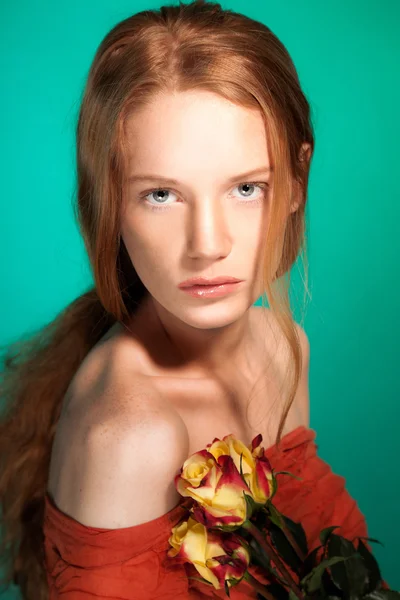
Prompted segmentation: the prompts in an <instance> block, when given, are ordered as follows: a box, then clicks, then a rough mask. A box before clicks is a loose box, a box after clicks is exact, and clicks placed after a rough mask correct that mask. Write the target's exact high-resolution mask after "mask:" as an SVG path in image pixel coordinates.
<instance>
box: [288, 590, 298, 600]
mask: <svg viewBox="0 0 400 600" xmlns="http://www.w3.org/2000/svg"><path fill="white" fill-rule="evenodd" d="M289 600H299V597H298V596H296V594H295V593H294V591H293V590H289Z"/></svg>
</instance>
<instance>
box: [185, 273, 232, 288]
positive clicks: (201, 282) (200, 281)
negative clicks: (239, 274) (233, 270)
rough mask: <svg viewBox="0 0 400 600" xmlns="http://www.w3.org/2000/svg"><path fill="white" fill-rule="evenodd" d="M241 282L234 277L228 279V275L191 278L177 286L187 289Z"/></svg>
mask: <svg viewBox="0 0 400 600" xmlns="http://www.w3.org/2000/svg"><path fill="white" fill-rule="evenodd" d="M238 281H241V279H237V278H236V277H230V276H229V275H226V276H225V275H223V276H221V277H214V278H208V277H193V278H192V279H187V280H186V281H183V282H182V283H180V284H179V286H178V287H180V288H187V287H193V286H215V285H222V284H223V283H237V282H238Z"/></svg>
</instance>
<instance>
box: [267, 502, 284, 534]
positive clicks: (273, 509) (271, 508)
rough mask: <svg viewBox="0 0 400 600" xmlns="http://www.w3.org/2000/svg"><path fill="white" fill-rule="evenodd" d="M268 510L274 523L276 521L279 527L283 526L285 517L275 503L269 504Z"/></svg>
mask: <svg viewBox="0 0 400 600" xmlns="http://www.w3.org/2000/svg"><path fill="white" fill-rule="evenodd" d="M268 510H269V518H270V519H271V521H272V523H274V524H275V525H276V526H277V527H279V528H282V523H283V519H282V515H281V513H280V512H279V510H278V509H277V508H276V507H275V506H274V505H273V504H270V505H269V506H268Z"/></svg>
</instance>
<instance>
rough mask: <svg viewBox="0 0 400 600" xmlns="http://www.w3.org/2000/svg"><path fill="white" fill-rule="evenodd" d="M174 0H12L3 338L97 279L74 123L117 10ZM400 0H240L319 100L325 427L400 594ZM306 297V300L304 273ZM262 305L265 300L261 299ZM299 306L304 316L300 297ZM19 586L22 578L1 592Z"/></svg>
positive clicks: (319, 325)
mask: <svg viewBox="0 0 400 600" xmlns="http://www.w3.org/2000/svg"><path fill="white" fill-rule="evenodd" d="M154 6H157V7H158V6H160V4H155V5H152V4H151V3H150V4H149V3H148V2H144V1H143V2H126V1H124V0H113V1H112V2H111V1H109V2H104V1H101V0H86V2H81V1H78V0H72V1H69V2H66V1H65V0H64V1H63V0H58V2H57V3H54V2H50V1H49V0H36V1H35V2H32V1H30V2H28V1H27V0H23V1H22V2H21V1H20V2H18V3H15V4H11V3H7V4H6V3H3V4H2V6H1V8H0V57H1V58H0V60H1V63H2V64H1V75H2V79H1V86H2V90H1V92H2V93H1V95H0V102H1V106H0V108H1V110H0V119H1V132H2V135H1V148H0V151H1V160H0V165H1V166H0V168H1V173H2V177H1V182H2V190H3V192H2V196H1V219H0V240H1V256H2V260H1V273H0V276H1V277H0V281H1V283H2V285H1V288H2V293H1V296H0V303H1V313H2V314H3V319H2V327H1V339H0V343H1V344H7V343H9V342H11V341H13V340H14V339H16V338H18V337H20V336H23V335H26V334H28V333H29V332H30V331H33V330H34V329H36V328H38V327H41V326H42V325H44V324H45V323H47V322H48V321H49V320H51V319H52V318H54V317H55V316H56V315H57V313H58V312H59V311H60V310H61V309H62V308H63V307H64V306H65V305H66V304H68V303H69V302H71V301H72V300H73V299H74V298H75V297H76V296H77V295H79V294H80V293H81V292H82V291H83V290H84V289H85V288H86V286H87V285H88V283H89V282H90V278H91V276H90V271H89V269H88V265H87V259H86V256H85V254H84V250H83V244H82V241H81V239H80V236H79V234H78V231H77V228H76V226H75V223H74V219H73V213H72V201H73V195H74V190H75V175H74V172H75V171H74V169H75V162H74V160H75V155H74V151H75V150H74V128H75V124H76V118H77V112H78V108H79V101H80V96H81V93H82V90H83V86H84V82H85V78H86V75H87V71H88V68H89V65H90V63H91V60H92V58H93V55H94V52H95V50H96V48H97V46H98V44H99V43H100V41H101V39H102V38H103V36H104V35H105V34H106V33H107V32H108V30H109V29H110V28H111V27H112V26H114V25H115V24H116V23H117V22H118V21H120V20H122V19H124V18H126V17H127V16H129V15H130V14H132V13H134V12H138V11H139V10H142V9H146V8H152V7H154ZM399 6H400V5H399V4H398V2H397V1H390V0H379V1H377V0H375V1H369V2H366V1H365V0H363V1H361V0H357V1H355V0H352V1H350V2H349V0H336V1H335V2H334V3H333V2H321V1H320V0H308V1H306V2H298V1H294V0H281V1H280V2H271V1H268V0H262V1H257V2H256V1H252V2H251V1H250V2H249V1H246V2H244V1H240V0H236V1H235V0H232V1H231V2H229V3H227V2H224V3H223V7H224V8H231V9H233V10H237V11H239V12H243V13H245V14H247V15H248V16H250V17H253V18H255V19H258V20H260V21H263V22H264V23H265V24H266V25H268V26H269V27H270V28H271V29H272V31H273V32H274V33H275V34H276V35H277V36H278V37H279V38H280V39H281V40H282V42H283V43H284V44H285V45H286V47H287V48H288V50H289V52H290V53H291V56H292V57H293V60H294V62H295V64H296V67H297V69H298V72H299V76H300V79H301V82H302V85H303V88H304V91H305V93H306V95H307V97H308V99H309V101H310V103H311V107H312V111H313V122H314V125H315V134H316V149H315V155H314V159H313V165H312V169H311V178H310V191H309V200H308V209H307V221H308V254H309V261H310V291H311V298H310V299H308V302H307V314H306V319H305V322H304V328H305V330H306V332H307V334H308V337H309V340H310V345H311V364H310V398H311V427H312V428H314V429H315V430H316V431H317V440H316V441H317V444H318V451H319V455H320V456H321V458H323V459H324V460H326V461H327V462H328V463H329V464H330V465H331V467H332V469H333V470H334V471H335V472H337V473H339V474H341V475H343V476H345V477H346V480H347V488H348V490H349V492H350V494H351V495H352V496H354V498H356V499H357V502H358V504H359V507H360V509H361V511H362V512H363V513H364V515H365V516H366V519H367V523H368V527H369V535H370V536H371V537H374V538H378V539H379V540H380V541H381V542H382V543H383V544H384V547H381V546H380V545H378V544H374V545H373V548H374V552H375V556H376V557H377V559H378V561H379V564H380V566H381V570H382V575H383V577H384V579H386V581H387V582H388V583H389V585H390V586H391V587H392V588H393V589H397V590H400V573H399V569H398V567H399V549H398V547H399V544H398V537H399V534H400V528H399V526H398V505H399V504H398V497H399V491H400V470H399V467H398V458H397V457H398V456H399V455H400V452H399V451H400V445H399V441H398V440H399V417H400V411H399V401H400V395H399V383H398V379H397V376H398V370H399V369H398V360H399V353H398V351H397V344H398V340H399V336H400V325H399V315H398V310H399V306H400V286H399V277H398V276H399V274H400V273H399V268H398V259H399V256H400V241H399V240H400V236H399V223H400V208H399V205H400V204H399V200H400V198H399V179H398V174H399V167H398V161H399V153H398V143H399V139H400V126H399V106H400V98H399V96H400V94H399V77H398V65H399V59H400V56H399V54H400V52H399V50H400V48H399V36H398V24H399V16H400V14H399V13H400V9H399ZM293 293H294V298H295V299H297V298H298V299H299V300H300V301H301V298H302V295H303V292H302V289H301V275H300V271H299V270H298V269H297V268H295V269H294V281H293ZM258 303H259V302H258ZM296 312H297V314H296V317H297V319H299V318H300V316H301V313H300V312H299V311H298V310H297V309H296ZM1 597H2V598H7V599H10V600H11V599H12V598H16V597H17V595H16V592H15V590H14V589H10V591H9V592H8V593H4V594H3V595H1Z"/></svg>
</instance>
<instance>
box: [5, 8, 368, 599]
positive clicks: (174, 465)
mask: <svg viewBox="0 0 400 600" xmlns="http://www.w3.org/2000/svg"><path fill="white" fill-rule="evenodd" d="M313 149H314V137H313V131H312V124H311V121H310V107H309V104H308V102H307V99H306V98H305V96H304V94H303V92H302V90H301V87H300V84H299V80H298V76H297V73H296V70H295V67H294V65H293V62H292V60H291V58H290V57H289V55H288V52H287V51H286V49H285V47H284V46H283V45H282V43H281V42H280V41H279V40H278V39H277V38H276V36H275V35H274V34H273V33H272V32H271V31H270V30H269V29H268V27H266V26H265V25H264V24H262V23H259V22H257V21H254V20H252V19H249V18H248V17H245V16H244V15H241V14H237V13H234V12H232V11H228V10H222V8H221V6H220V5H219V4H216V3H211V2H208V3H204V2H203V1H202V0H198V1H196V2H193V3H192V4H187V5H184V4H180V5H179V6H163V7H162V8H161V9H160V10H159V11H155V10H148V11H143V12H140V13H137V14H135V15H133V16H132V17H130V18H128V19H126V20H125V21H123V22H121V23H119V24H118V25H117V26H115V27H114V28H113V30H112V31H110V32H109V33H108V35H107V36H106V37H105V38H104V40H103V41H102V43H101V44H100V46H99V48H98V51H97V53H96V56H95V58H94V61H93V64H92V66H91V69H90V73H89V76H88V80H87V85H86V89H85V93H84V97H83V101H82V105H81V110H80V115H79V122H78V128H77V172H78V203H77V208H78V217H79V222H80V226H81V231H82V235H83V238H84V241H85V244H86V248H87V252H88V255H89V258H90V261H91V265H92V269H93V276H94V287H93V288H92V289H90V290H89V291H88V292H87V293H85V294H83V295H82V296H80V297H79V298H77V299H76V300H75V301H74V302H73V303H72V304H71V305H70V306H68V307H67V308H66V309H65V310H64V311H63V312H62V314H60V315H59V316H58V318H57V319H56V320H55V321H54V322H52V323H50V324H49V325H48V326H47V327H46V328H45V330H44V331H42V332H39V333H38V335H37V337H36V338H35V339H33V341H32V342H31V343H30V344H29V345H27V344H25V345H23V346H22V345H21V347H20V348H19V347H18V348H17V349H16V351H15V350H14V349H13V350H10V352H9V354H8V357H7V361H6V372H5V377H4V383H3V396H4V397H5V399H6V401H7V404H6V410H5V411H4V414H3V417H2V423H1V429H0V444H1V457H2V461H3V463H2V464H3V468H2V471H1V475H0V491H1V501H2V511H3V528H4V535H3V540H2V541H3V544H4V552H2V555H3V556H4V555H5V548H6V547H8V546H7V545H8V544H10V546H9V548H10V550H11V552H10V558H11V560H10V565H9V571H8V579H7V581H14V582H15V583H17V584H18V585H19V586H20V588H21V592H22V594H23V597H24V598H26V599H28V600H38V599H45V598H46V599H47V598H50V599H51V600H55V599H56V598H61V597H62V598H63V599H64V600H80V599H83V598H85V599H86V598H92V597H96V598H114V599H116V598H119V599H120V598H124V599H133V598H134V599H136V600H138V599H145V598H160V599H161V598H163V599H167V598H169V599H172V598H203V597H224V593H223V591H222V590H220V591H219V592H218V591H217V590H214V589H213V588H212V589H210V588H208V587H207V586H205V585H204V584H202V583H199V582H197V581H195V580H190V579H189V578H188V576H187V572H186V571H185V567H183V566H177V565H175V566H174V565H171V564H170V565H168V566H167V565H166V564H165V563H164V562H163V560H164V556H165V551H166V549H167V548H168V537H169V533H170V531H171V527H172V526H173V525H174V524H175V523H176V522H177V521H178V520H179V517H180V514H181V513H180V510H181V506H180V505H179V499H180V497H179V496H178V494H177V491H176V489H175V487H174V484H173V479H174V475H175V474H176V473H177V472H178V470H179V468H180V466H181V465H182V463H183V462H184V460H185V459H186V458H187V457H188V455H189V454H191V453H193V452H195V451H196V450H199V449H201V448H204V447H205V445H206V444H207V443H209V442H210V441H211V440H212V439H213V438H214V437H222V436H224V435H226V434H228V433H233V434H235V435H236V436H237V437H239V438H240V439H241V440H242V441H244V442H246V443H249V442H250V441H251V439H252V438H253V437H254V435H256V434H257V433H262V435H263V441H264V446H265V447H267V448H268V455H269V456H270V459H271V461H273V465H274V467H275V469H276V470H290V471H291V472H292V473H297V474H298V475H300V476H301V478H302V482H301V484H300V483H299V481H298V480H295V479H294V478H290V477H288V476H286V477H285V476H281V480H280V488H279V490H278V494H277V496H276V503H277V506H278V508H280V509H281V510H282V512H284V513H285V514H287V515H288V516H290V517H291V518H292V519H294V520H296V521H300V520H301V522H302V524H303V526H304V528H305V530H306V533H307V537H308V541H309V545H310V548H313V547H315V546H316V545H318V544H319V540H318V533H319V531H320V530H321V529H322V528H323V527H324V526H329V525H332V524H340V525H342V531H341V534H342V535H347V536H348V537H350V538H351V537H354V536H356V535H364V536H365V535H366V534H367V530H366V524H365V520H364V517H363V515H362V514H361V513H360V511H359V509H358V506H357V505H356V502H355V501H354V500H353V499H352V498H351V497H350V496H349V494H348V492H347V491H346V489H345V485H344V483H345V482H344V478H343V477H340V476H338V475H334V474H333V473H332V471H331V469H330V467H329V466H328V465H327V464H326V463H324V462H323V461H322V460H321V459H320V458H319V457H318V456H317V454H316V445H315V442H314V438H315V432H314V431H313V430H312V429H310V427H309V405H308V365H309V345H308V339H307V336H306V333H305V331H304V330H303V329H302V327H301V326H300V325H298V324H297V323H295V321H294V320H293V317H292V314H291V310H290V305H289V300H288V287H289V286H288V284H289V278H288V277H286V278H284V277H283V276H284V275H286V274H289V272H290V268H291V266H292V265H293V263H294V262H295V261H296V259H297V257H298V256H299V254H300V252H301V250H302V249H303V247H304V230H305V207H306V198H307V184H308V175H309V169H310V161H311V156H312V153H313ZM193 278H195V279H198V278H202V279H201V281H200V284H201V285H200V286H198V285H194V286H193V282H191V281H189V282H188V281H187V280H192V279H193ZM215 278H217V281H216V282H214V285H212V281H211V280H213V279H215ZM231 278H234V279H235V280H236V282H234V283H232V282H231V283H229V284H227V283H225V285H223V284H222V282H223V281H226V280H227V279H231ZM197 283H198V282H197ZM204 284H208V285H204ZM187 286H189V287H187ZM261 295H266V296H267V298H268V302H269V308H266V307H264V306H261V307H260V306H254V302H255V301H256V300H257V299H258V298H259V297H260V296H261ZM311 492H312V496H311ZM308 493H310V495H309V496H307V494H308ZM300 497H301V498H302V502H299V498H300ZM19 542H20V543H19ZM231 597H232V598H234V599H235V598H237V599H239V598H250V597H255V595H254V593H253V592H252V590H251V588H249V587H246V582H244V581H243V582H241V583H240V584H239V586H238V587H237V588H232V591H231Z"/></svg>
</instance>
